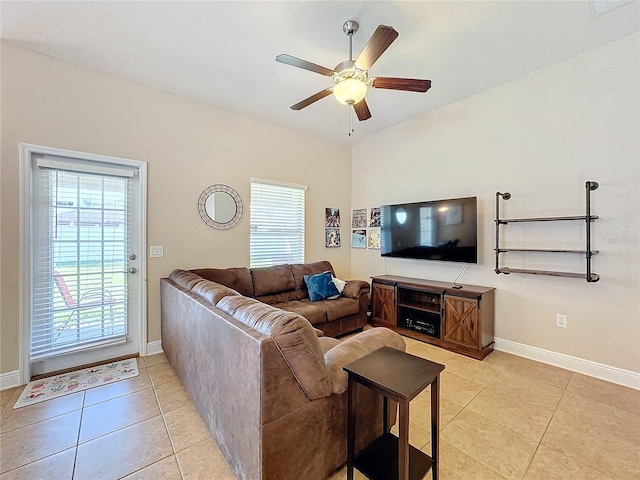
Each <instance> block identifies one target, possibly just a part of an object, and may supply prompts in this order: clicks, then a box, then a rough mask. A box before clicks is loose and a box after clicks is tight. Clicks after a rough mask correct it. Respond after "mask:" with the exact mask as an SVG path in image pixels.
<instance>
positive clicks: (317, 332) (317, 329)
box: [312, 325, 324, 338]
mask: <svg viewBox="0 0 640 480" xmlns="http://www.w3.org/2000/svg"><path fill="white" fill-rule="evenodd" d="M312 327H313V325H312ZM313 331H314V332H316V335H317V336H318V338H320V337H324V332H323V331H322V330H320V329H319V328H316V327H313Z"/></svg>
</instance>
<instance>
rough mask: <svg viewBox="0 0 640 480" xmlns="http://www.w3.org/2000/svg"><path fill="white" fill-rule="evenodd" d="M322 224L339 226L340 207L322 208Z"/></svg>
mask: <svg viewBox="0 0 640 480" xmlns="http://www.w3.org/2000/svg"><path fill="white" fill-rule="evenodd" d="M324 226H325V227H339V226H340V209H339V208H325V209H324Z"/></svg>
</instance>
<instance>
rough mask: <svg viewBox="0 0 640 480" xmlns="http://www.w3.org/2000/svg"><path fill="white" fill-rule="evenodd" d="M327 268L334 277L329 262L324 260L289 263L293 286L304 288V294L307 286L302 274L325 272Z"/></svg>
mask: <svg viewBox="0 0 640 480" xmlns="http://www.w3.org/2000/svg"><path fill="white" fill-rule="evenodd" d="M327 270H328V271H330V272H331V275H333V276H334V277H335V276H336V274H335V272H334V271H333V267H332V266H331V263H330V262H327V261H326V260H324V261H322V262H314V263H296V264H294V265H291V273H293V278H294V281H295V288H296V289H301V290H304V292H305V296H306V295H307V286H306V285H305V283H304V276H305V275H315V274H316V273H322V272H326V271H327Z"/></svg>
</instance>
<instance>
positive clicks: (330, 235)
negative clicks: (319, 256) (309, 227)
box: [324, 228, 340, 248]
mask: <svg viewBox="0 0 640 480" xmlns="http://www.w3.org/2000/svg"><path fill="white" fill-rule="evenodd" d="M324 246H325V247H327V248H333V247H339V246H340V229H339V228H325V229H324Z"/></svg>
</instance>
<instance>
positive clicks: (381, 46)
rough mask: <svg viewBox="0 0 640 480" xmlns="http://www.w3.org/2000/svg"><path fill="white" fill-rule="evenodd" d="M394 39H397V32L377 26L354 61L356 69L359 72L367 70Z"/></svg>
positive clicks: (387, 27) (390, 28)
mask: <svg viewBox="0 0 640 480" xmlns="http://www.w3.org/2000/svg"><path fill="white" fill-rule="evenodd" d="M396 38H398V32H396V31H395V30H394V29H393V27H389V26H387V25H378V28H377V29H376V31H375V32H373V35H371V38H370V39H369V41H368V42H367V44H366V45H365V46H364V49H363V50H362V53H361V54H360V56H359V57H358V59H357V60H356V67H358V68H359V69H360V70H369V69H370V68H371V65H373V64H374V63H375V62H376V60H378V58H380V55H382V54H383V53H384V51H385V50H386V49H387V48H389V45H391V44H392V43H393V41H394V40H395V39H396Z"/></svg>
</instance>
